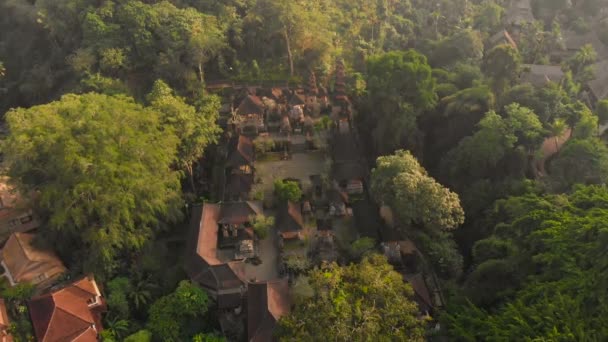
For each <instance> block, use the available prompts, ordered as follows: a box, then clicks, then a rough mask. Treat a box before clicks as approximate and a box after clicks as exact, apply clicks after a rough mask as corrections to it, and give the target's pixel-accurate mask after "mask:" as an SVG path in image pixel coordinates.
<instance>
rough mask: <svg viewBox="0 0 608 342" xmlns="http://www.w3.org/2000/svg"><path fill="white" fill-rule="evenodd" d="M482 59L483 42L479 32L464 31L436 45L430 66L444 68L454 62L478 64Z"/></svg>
mask: <svg viewBox="0 0 608 342" xmlns="http://www.w3.org/2000/svg"><path fill="white" fill-rule="evenodd" d="M482 57H483V41H482V38H481V34H480V32H479V31H474V30H471V29H464V30H461V31H458V32H457V33H455V34H454V35H452V36H450V37H448V38H445V39H443V40H441V41H439V42H438V43H437V46H436V47H435V49H434V51H433V53H432V55H431V59H430V60H431V64H433V65H434V66H446V65H450V64H454V63H455V62H464V61H466V62H470V63H475V62H479V61H480V60H481V58H482Z"/></svg>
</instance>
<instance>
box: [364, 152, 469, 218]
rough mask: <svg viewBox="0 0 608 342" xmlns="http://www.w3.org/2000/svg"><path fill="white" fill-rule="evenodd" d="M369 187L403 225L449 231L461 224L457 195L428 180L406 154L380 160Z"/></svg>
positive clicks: (430, 179) (461, 212)
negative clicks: (390, 208)
mask: <svg viewBox="0 0 608 342" xmlns="http://www.w3.org/2000/svg"><path fill="white" fill-rule="evenodd" d="M371 188H372V194H373V195H374V197H376V199H377V200H379V201H380V202H383V203H386V204H388V205H389V206H391V207H392V209H393V211H394V212H395V214H396V215H397V218H398V219H399V221H400V223H401V224H403V225H405V226H422V227H426V228H428V229H437V230H441V229H443V230H450V229H454V228H456V227H458V225H460V224H462V223H463V221H464V212H463V210H462V207H461V206H460V200H459V198H458V195H457V194H455V193H453V192H451V191H450V190H449V189H447V188H445V187H443V186H442V185H441V184H439V183H437V181H435V180H434V179H433V178H432V177H430V176H429V175H428V174H427V172H426V170H425V169H424V168H423V167H422V166H421V165H420V164H419V163H418V161H417V160H416V158H414V156H412V154H411V153H410V152H409V151H403V150H400V151H397V152H396V153H395V154H394V155H390V156H383V157H379V158H378V160H377V161H376V168H375V169H374V170H373V171H372V185H371Z"/></svg>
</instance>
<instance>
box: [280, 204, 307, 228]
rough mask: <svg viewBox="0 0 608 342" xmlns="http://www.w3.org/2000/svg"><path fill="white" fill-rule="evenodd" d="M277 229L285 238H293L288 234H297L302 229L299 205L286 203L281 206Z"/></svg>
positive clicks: (302, 222)
mask: <svg viewBox="0 0 608 342" xmlns="http://www.w3.org/2000/svg"><path fill="white" fill-rule="evenodd" d="M277 227H278V229H279V231H280V232H281V233H282V234H286V236H293V235H289V234H288V233H297V232H299V231H300V230H302V229H303V228H304V219H303V217H302V210H301V207H300V204H299V203H293V202H291V201H287V203H285V204H284V205H283V207H282V208H281V212H280V213H279V218H278V220H277Z"/></svg>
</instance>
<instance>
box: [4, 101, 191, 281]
mask: <svg viewBox="0 0 608 342" xmlns="http://www.w3.org/2000/svg"><path fill="white" fill-rule="evenodd" d="M6 119H7V123H8V126H9V129H10V134H9V136H8V137H7V139H6V141H5V142H4V145H3V151H4V153H5V162H6V163H7V166H8V174H9V175H10V176H11V178H12V179H13V180H14V181H16V182H17V183H18V185H19V186H20V187H21V188H22V189H23V190H24V191H25V192H30V191H36V192H38V193H39V194H40V195H39V197H38V199H37V206H38V207H39V210H40V211H41V213H42V214H43V216H44V217H46V218H47V219H48V230H44V231H42V233H43V234H44V235H45V236H47V237H48V238H49V239H50V241H64V243H61V244H58V246H64V248H69V249H73V248H74V246H81V247H80V248H81V251H82V255H80V258H81V259H80V260H78V259H76V260H73V261H74V262H79V263H80V262H81V263H82V266H83V267H84V268H85V269H86V270H97V271H100V270H102V271H104V270H105V271H107V270H111V269H112V268H113V267H115V266H116V264H117V262H118V260H117V259H118V257H119V255H120V253H124V252H129V251H135V250H137V249H139V248H141V247H142V246H143V244H144V243H145V242H146V241H148V239H149V238H150V237H151V235H152V234H153V232H154V231H158V230H159V229H162V228H163V226H164V225H165V224H166V223H167V222H171V221H174V220H176V219H177V218H179V217H180V216H181V212H180V206H181V197H180V191H179V174H178V173H177V172H176V171H174V170H172V169H171V167H170V166H171V164H173V163H174V161H175V158H176V152H177V145H178V139H177V137H176V136H175V135H174V134H172V133H170V132H164V131H163V130H162V127H161V122H160V115H159V113H158V112H156V111H154V110H152V109H149V108H145V107H143V106H141V105H139V104H136V103H135V102H134V101H133V99H130V98H128V97H125V96H115V97H112V96H106V95H99V94H93V93H91V94H85V95H65V96H63V97H62V98H61V99H60V100H59V101H56V102H51V103H49V104H46V105H41V106H36V107H32V108H30V109H16V110H12V111H10V112H9V113H8V114H7V117H6ZM66 240H67V241H74V242H75V244H66V243H65V241H66ZM63 252H66V251H63Z"/></svg>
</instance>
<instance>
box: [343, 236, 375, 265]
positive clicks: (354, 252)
mask: <svg viewBox="0 0 608 342" xmlns="http://www.w3.org/2000/svg"><path fill="white" fill-rule="evenodd" d="M375 246H376V240H374V239H372V238H369V237H362V238H359V239H357V240H355V241H353V243H351V244H350V250H349V252H350V255H351V256H352V257H353V258H354V259H355V260H359V259H361V257H363V256H364V255H366V254H368V253H370V252H371V251H372V250H373V249H374V247H375Z"/></svg>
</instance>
